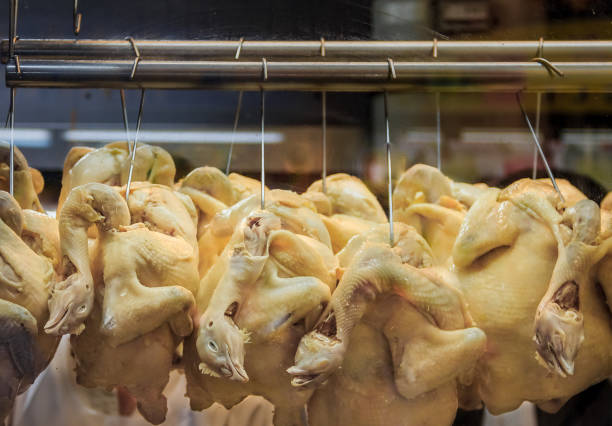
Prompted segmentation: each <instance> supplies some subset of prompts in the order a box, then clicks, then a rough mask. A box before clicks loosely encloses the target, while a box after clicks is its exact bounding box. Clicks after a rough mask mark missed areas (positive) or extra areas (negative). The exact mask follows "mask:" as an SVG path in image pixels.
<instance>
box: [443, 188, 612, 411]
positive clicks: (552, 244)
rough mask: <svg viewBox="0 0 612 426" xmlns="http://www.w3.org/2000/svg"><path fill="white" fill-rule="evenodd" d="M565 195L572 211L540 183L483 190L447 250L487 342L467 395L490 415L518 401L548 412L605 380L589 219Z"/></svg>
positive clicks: (603, 319)
mask: <svg viewBox="0 0 612 426" xmlns="http://www.w3.org/2000/svg"><path fill="white" fill-rule="evenodd" d="M566 185H567V184H563V185H562V186H561V188H562V190H563V191H564V193H566V189H567V188H564V186H566ZM575 192H576V190H574V193H573V194H572V193H566V194H567V195H566V201H569V200H571V202H573V203H574V204H573V206H572V205H571V204H570V202H567V203H566V204H565V205H564V204H563V203H561V200H560V198H559V197H558V195H557V194H556V193H555V192H554V190H553V189H552V186H551V185H550V184H549V183H548V182H546V183H545V182H542V181H532V180H529V179H524V180H521V181H518V182H516V183H514V184H513V185H511V186H510V187H508V188H506V189H504V190H503V191H500V190H497V189H489V190H488V191H487V193H486V194H485V195H483V196H481V197H480V198H479V199H478V200H477V201H476V202H475V203H474V205H473V206H472V208H471V209H470V210H469V212H468V213H467V215H466V218H465V221H464V222H463V224H462V226H461V230H460V232H459V235H458V237H457V240H456V242H455V246H454V248H453V261H454V265H455V267H454V268H455V271H456V273H457V276H458V279H459V282H460V288H461V290H462V291H463V294H464V295H465V298H466V300H467V302H468V304H469V307H470V313H471V315H472V316H473V318H474V320H475V321H476V323H477V324H478V326H479V327H481V328H482V329H483V330H484V331H485V333H486V334H487V339H488V343H487V352H486V354H485V355H484V356H483V357H482V358H481V360H480V362H479V368H478V374H477V383H476V389H477V391H478V393H479V397H480V398H481V399H482V401H483V402H484V403H485V404H486V406H487V408H488V410H489V411H491V412H492V413H494V414H497V413H503V412H506V411H510V410H513V409H515V408H517V407H518V406H519V405H520V404H521V403H522V402H523V401H532V402H535V403H537V404H538V405H539V406H540V407H541V408H542V409H544V410H548V411H556V410H558V409H559V408H560V407H561V406H562V405H563V404H564V403H565V401H566V400H567V399H569V398H570V397H571V396H572V395H575V394H576V393H578V392H580V391H581V390H583V389H585V388H586V387H588V386H589V385H591V384H593V383H596V382H598V381H600V380H603V379H605V378H606V377H607V376H608V375H610V374H611V373H612V327H611V325H610V311H609V309H608V306H607V305H606V303H605V300H603V298H602V297H601V292H600V291H599V289H598V288H597V287H596V282H595V280H594V273H595V268H594V266H595V265H597V262H598V261H599V260H600V259H601V257H602V256H603V251H602V250H603V248H602V246H603V245H602V246H599V245H598V244H599V242H600V238H599V235H598V234H599V227H600V225H599V211H598V208H597V206H596V205H595V204H594V203H593V202H591V201H588V200H585V199H584V197H583V196H582V197H580V196H577V194H576V193H575ZM580 198H582V200H580ZM536 351H537V356H536Z"/></svg>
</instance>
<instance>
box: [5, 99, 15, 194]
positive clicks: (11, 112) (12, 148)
mask: <svg viewBox="0 0 612 426" xmlns="http://www.w3.org/2000/svg"><path fill="white" fill-rule="evenodd" d="M15 90H16V89H15V88H14V87H11V91H10V94H9V112H8V120H7V121H8V124H9V125H10V141H9V193H10V194H11V195H13V193H14V185H15Z"/></svg>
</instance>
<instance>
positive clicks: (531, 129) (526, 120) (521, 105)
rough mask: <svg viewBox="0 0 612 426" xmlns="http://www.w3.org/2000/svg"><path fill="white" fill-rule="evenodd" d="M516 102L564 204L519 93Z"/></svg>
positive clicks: (563, 198)
mask: <svg viewBox="0 0 612 426" xmlns="http://www.w3.org/2000/svg"><path fill="white" fill-rule="evenodd" d="M516 101H517V102H518V105H519V108H520V109H521V113H522V114H523V117H524V118H525V122H526V123H527V126H528V127H529V131H530V132H531V136H533V142H534V143H535V145H536V148H537V149H538V152H539V153H540V158H542V162H543V163H544V167H546V172H547V173H548V177H549V178H550V181H551V182H552V186H553V187H554V188H555V191H557V194H559V198H560V199H561V202H565V197H563V194H562V193H561V190H560V189H559V187H558V186H557V181H556V180H555V176H554V175H553V172H552V170H550V166H549V165H548V161H547V160H546V156H545V155H544V151H543V150H542V146H541V145H540V140H539V139H538V135H537V133H536V132H535V130H533V127H532V126H531V121H529V116H528V115H527V113H526V112H525V109H524V108H523V103H522V102H521V94H520V93H519V92H517V93H516Z"/></svg>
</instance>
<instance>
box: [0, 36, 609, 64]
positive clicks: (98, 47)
mask: <svg viewBox="0 0 612 426" xmlns="http://www.w3.org/2000/svg"><path fill="white" fill-rule="evenodd" d="M135 42H136V44H137V46H138V49H139V51H140V54H141V56H142V57H143V58H145V59H159V60H162V59H165V60H173V59H174V60H177V59H180V60H211V59H221V58H225V59H232V58H234V57H235V55H236V51H237V50H238V47H239V46H241V47H240V58H251V59H253V58H262V57H266V58H267V59H269V60H274V58H283V57H284V58H287V57H290V58H314V57H321V41H249V40H245V41H244V42H242V45H241V44H240V43H241V42H240V41H238V40H235V41H228V40H222V41H219V40H217V41H211V40H204V41H191V40H182V41H180V40H179V41H171V40H136V41H135ZM436 44H437V58H438V59H440V60H446V61H450V60H469V61H475V60H490V61H512V60H519V61H528V60H529V59H531V58H533V57H535V56H537V55H538V54H539V55H540V56H542V57H545V58H546V59H548V60H550V61H582V60H590V61H609V60H612V40H565V41H546V40H545V41H543V43H542V52H540V51H539V48H540V43H539V41H538V40H533V41H444V40H440V41H437V42H436ZM433 48H434V41H433V40H428V41H325V56H326V57H327V58H331V59H343V58H344V59H361V60H370V59H376V58H378V59H386V58H392V59H393V60H413V59H415V58H417V59H418V58H420V59H423V58H432V53H433ZM8 50H9V43H8V40H3V41H2V44H1V51H2V61H3V62H4V63H6V61H7V58H8V56H9V52H8ZM15 54H17V55H19V56H20V57H21V58H33V57H36V58H47V59H127V58H131V57H133V56H134V49H133V48H132V46H131V45H130V43H129V41H127V40H72V39H19V40H17V41H16V43H15Z"/></svg>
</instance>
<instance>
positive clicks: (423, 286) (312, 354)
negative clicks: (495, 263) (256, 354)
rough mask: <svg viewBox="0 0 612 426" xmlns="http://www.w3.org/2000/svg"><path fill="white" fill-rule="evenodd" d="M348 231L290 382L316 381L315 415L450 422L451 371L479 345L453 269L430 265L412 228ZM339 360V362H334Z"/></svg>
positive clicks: (324, 420) (480, 336)
mask: <svg viewBox="0 0 612 426" xmlns="http://www.w3.org/2000/svg"><path fill="white" fill-rule="evenodd" d="M396 229H397V234H396V240H395V244H394V247H393V248H391V247H390V246H389V244H388V238H389V234H388V233H389V227H388V225H379V226H377V227H376V228H374V229H372V230H370V231H368V232H367V233H365V234H361V235H359V236H357V237H355V238H353V239H352V240H351V241H350V243H349V244H348V246H347V247H346V248H345V249H344V250H343V251H342V252H341V253H340V254H339V255H338V257H339V258H340V259H341V260H340V262H341V265H342V266H343V267H345V268H346V269H345V272H344V274H343V275H342V279H341V280H340V283H339V284H338V288H337V289H336V291H335V292H334V293H333V295H332V299H331V301H330V303H329V305H328V306H327V308H326V310H325V311H324V312H323V314H322V315H321V317H320V319H319V321H318V323H317V325H316V326H315V328H314V330H313V331H311V332H310V333H308V334H306V335H305V336H304V337H303V338H302V340H301V342H300V344H299V347H298V350H297V353H296V355H295V365H294V366H293V367H291V368H290V369H289V370H288V372H289V373H290V374H292V375H293V376H294V378H293V381H292V383H293V385H294V386H297V387H307V388H310V387H311V386H312V385H319V384H321V383H323V384H322V385H321V386H320V387H319V388H318V389H317V390H316V391H315V393H314V395H313V397H312V398H311V400H310V402H309V403H308V414H309V419H310V422H311V424H316V425H342V424H354V425H370V426H373V425H387V424H394V425H423V424H427V425H429V424H432V425H433V424H435V425H449V424H451V423H452V421H453V419H454V417H455V413H456V410H457V406H458V391H457V381H458V379H460V380H461V381H462V382H465V383H469V373H470V372H471V371H472V370H473V368H474V366H475V364H476V361H477V359H478V358H479V357H480V355H481V354H482V353H483V352H484V348H485V343H486V338H485V335H484V333H483V332H482V331H481V330H480V329H478V328H476V327H473V323H472V321H471V319H470V316H469V314H468V313H467V306H466V305H465V303H464V301H463V298H462V295H461V293H460V292H459V291H458V290H457V289H456V288H455V286H454V285H453V284H452V276H451V275H450V274H448V273H447V272H445V271H444V270H443V269H440V268H433V267H432V264H433V256H432V252H431V249H430V248H429V246H428V245H427V243H426V242H425V241H424V240H423V238H422V237H421V236H420V235H418V234H417V233H416V231H415V230H414V229H413V228H411V227H408V226H406V225H404V224H401V223H397V224H396ZM339 367H341V368H339Z"/></svg>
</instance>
